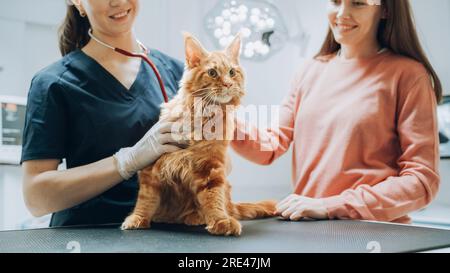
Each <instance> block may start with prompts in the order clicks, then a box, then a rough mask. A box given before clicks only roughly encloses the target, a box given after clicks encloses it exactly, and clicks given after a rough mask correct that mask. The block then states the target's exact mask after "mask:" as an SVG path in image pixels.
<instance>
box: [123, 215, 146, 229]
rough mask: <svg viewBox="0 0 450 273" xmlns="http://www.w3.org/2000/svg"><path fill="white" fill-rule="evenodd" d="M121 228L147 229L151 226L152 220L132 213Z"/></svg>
mask: <svg viewBox="0 0 450 273" xmlns="http://www.w3.org/2000/svg"><path fill="white" fill-rule="evenodd" d="M120 228H121V229H122V230H133V229H147V228H150V221H149V220H148V219H145V218H144V217H142V216H139V215H136V214H132V215H130V216H128V217H127V218H126V219H125V221H124V222H123V223H122V226H121V227H120Z"/></svg>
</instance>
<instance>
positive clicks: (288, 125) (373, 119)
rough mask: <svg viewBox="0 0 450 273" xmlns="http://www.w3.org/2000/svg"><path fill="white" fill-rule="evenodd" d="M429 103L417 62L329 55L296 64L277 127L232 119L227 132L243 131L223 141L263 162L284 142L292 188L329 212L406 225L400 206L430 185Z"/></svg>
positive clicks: (410, 207)
mask: <svg viewBox="0 0 450 273" xmlns="http://www.w3.org/2000/svg"><path fill="white" fill-rule="evenodd" d="M436 108H437V102H436V98H435V95H434V91H433V89H432V84H431V80H430V77H429V76H428V74H427V71H426V70H425V68H424V67H423V66H422V65H421V64H420V63H418V62H415V61H413V60H411V59H408V58H405V57H401V56H398V55H395V54H393V53H392V52H390V51H385V52H384V53H381V54H379V55H377V56H376V57H372V58H361V59H355V60H342V59H340V58H338V57H335V56H328V57H323V58H321V60H311V61H308V62H306V63H305V64H304V65H303V66H302V68H301V69H300V71H299V73H298V74H297V76H296V78H295V80H294V81H293V85H292V88H291V91H290V92H289V94H288V95H287V97H286V99H285V100H284V102H283V104H282V107H281V111H280V126H279V128H278V129H269V130H259V129H257V128H255V127H253V128H251V131H248V130H245V128H244V125H243V121H239V120H237V130H236V134H245V136H246V139H245V140H234V141H232V143H231V146H232V147H233V149H234V150H235V151H236V152H237V153H239V154H240V155H242V156H243V157H245V158H247V159H248V160H250V161H253V162H255V163H258V164H262V165H268V164H271V163H272V162H273V161H274V160H275V159H277V158H278V157H280V156H281V155H283V154H284V153H285V152H286V151H287V150H288V149H289V146H290V144H291V143H293V158H292V174H293V184H294V189H295V193H296V194H299V195H303V196H307V197H312V198H322V200H323V201H324V203H325V205H326V207H327V209H328V213H329V217H330V219H355V220H356V219H359V220H374V221H384V222H397V223H410V222H411V219H410V218H409V217H408V213H410V212H413V211H415V210H418V209H421V208H424V207H425V206H426V205H427V204H429V203H430V202H431V201H432V200H433V198H434V197H435V196H436V193H437V191H438V189H439V183H440V178H439V173H438V169H439V140H438V129H437V115H436ZM251 134H254V135H256V136H257V137H256V138H252V139H249V138H250V135H251ZM262 148H263V149H262Z"/></svg>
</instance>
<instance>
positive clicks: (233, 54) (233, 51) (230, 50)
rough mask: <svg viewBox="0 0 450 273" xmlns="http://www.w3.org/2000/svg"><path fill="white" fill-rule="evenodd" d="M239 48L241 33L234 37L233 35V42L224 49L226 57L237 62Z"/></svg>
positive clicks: (239, 53)
mask: <svg viewBox="0 0 450 273" xmlns="http://www.w3.org/2000/svg"><path fill="white" fill-rule="evenodd" d="M241 48H242V38H241V33H238V34H237V35H236V37H234V40H233V42H231V44H230V45H229V46H228V47H227V49H226V50H225V52H226V54H227V55H228V57H230V58H231V60H233V62H235V63H236V64H239V56H240V55H241Z"/></svg>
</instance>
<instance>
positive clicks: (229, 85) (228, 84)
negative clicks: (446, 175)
mask: <svg viewBox="0 0 450 273" xmlns="http://www.w3.org/2000/svg"><path fill="white" fill-rule="evenodd" d="M232 85H233V83H231V82H224V83H223V86H224V87H226V88H230V87H231V86H232Z"/></svg>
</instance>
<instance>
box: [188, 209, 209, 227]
mask: <svg viewBox="0 0 450 273" xmlns="http://www.w3.org/2000/svg"><path fill="white" fill-rule="evenodd" d="M184 224H185V225H188V226H201V225H204V224H205V218H204V217H202V216H201V215H200V214H199V213H197V212H193V213H191V214H189V215H188V216H186V217H185V218H184Z"/></svg>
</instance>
